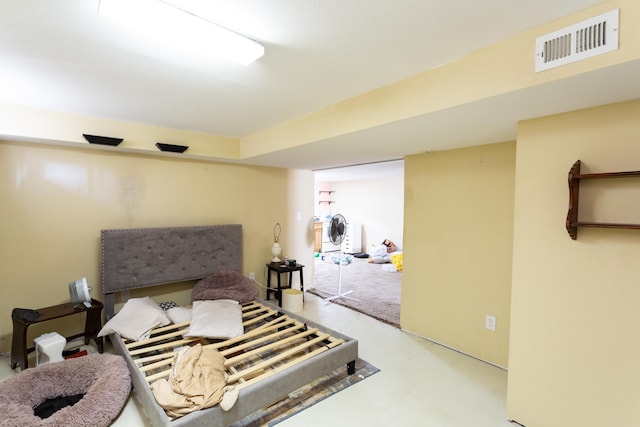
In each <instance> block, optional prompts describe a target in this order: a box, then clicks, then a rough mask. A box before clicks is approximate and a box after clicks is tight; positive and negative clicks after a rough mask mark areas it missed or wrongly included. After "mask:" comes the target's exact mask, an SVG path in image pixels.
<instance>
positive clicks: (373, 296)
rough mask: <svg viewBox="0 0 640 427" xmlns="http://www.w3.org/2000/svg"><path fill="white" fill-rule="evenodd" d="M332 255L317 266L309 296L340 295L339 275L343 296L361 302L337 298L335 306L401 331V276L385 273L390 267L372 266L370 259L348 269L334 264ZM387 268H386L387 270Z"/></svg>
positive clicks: (394, 273) (316, 264) (362, 260)
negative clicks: (343, 307)
mask: <svg viewBox="0 0 640 427" xmlns="http://www.w3.org/2000/svg"><path fill="white" fill-rule="evenodd" d="M331 258H332V257H331V253H328V254H326V255H325V260H324V261H322V260H321V259H317V260H316V262H315V279H314V284H313V287H311V288H310V289H308V292H309V293H312V294H314V295H318V296H320V297H322V298H325V297H328V296H332V295H335V294H337V293H338V287H339V285H340V275H341V276H342V285H341V288H342V293H343V294H344V293H345V292H348V291H353V292H352V293H350V294H349V295H348V296H349V297H353V298H356V299H358V301H353V300H351V299H347V298H337V299H335V300H334V302H335V303H336V304H340V305H343V306H345V307H349V308H351V309H353V310H356V311H359V312H361V313H364V314H366V315H368V316H371V317H373V318H375V319H378V320H381V321H383V322H385V323H388V324H390V325H393V326H396V327H400V289H401V283H402V273H401V272H398V271H393V272H390V271H386V268H388V267H390V266H391V264H371V263H369V262H368V260H367V259H359V258H353V261H352V262H351V263H350V264H348V265H343V266H342V272H340V266H338V265H337V264H335V263H333V262H332V261H331ZM384 266H386V267H384Z"/></svg>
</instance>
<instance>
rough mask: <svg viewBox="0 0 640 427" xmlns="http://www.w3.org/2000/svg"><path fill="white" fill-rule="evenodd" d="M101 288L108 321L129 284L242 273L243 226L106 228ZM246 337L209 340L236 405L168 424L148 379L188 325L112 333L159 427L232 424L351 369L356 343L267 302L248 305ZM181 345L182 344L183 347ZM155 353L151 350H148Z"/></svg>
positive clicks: (159, 371)
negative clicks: (235, 392) (143, 337)
mask: <svg viewBox="0 0 640 427" xmlns="http://www.w3.org/2000/svg"><path fill="white" fill-rule="evenodd" d="M101 243H102V263H101V264H102V290H103V292H104V294H105V312H106V315H107V318H110V317H112V316H113V314H114V303H115V295H116V293H117V292H122V291H127V290H129V289H137V288H144V287H148V286H158V285H162V284H168V283H177V282H184V281H189V280H197V279H201V278H204V277H206V276H208V275H210V274H213V273H215V272H217V271H220V270H222V269H229V270H235V271H239V272H241V271H242V227H241V226H240V225H237V224H232V225H213V226H202V227H173V228H144V229H125V230H103V231H102V232H101ZM243 321H244V323H245V334H244V335H243V336H242V337H239V338H237V339H232V340H227V341H222V342H214V343H206V342H205V344H206V345H213V346H215V347H216V348H218V349H219V350H220V351H221V352H223V355H225V358H226V362H225V366H226V367H227V369H228V373H229V374H230V377H231V378H230V381H231V382H233V383H235V384H236V385H237V387H238V388H240V396H239V398H238V401H237V402H236V404H235V405H234V407H233V408H232V409H231V410H230V411H228V412H225V411H222V410H221V409H220V407H219V406H217V405H216V406H214V407H212V408H208V409H204V410H201V411H197V412H194V413H191V414H189V415H186V416H184V417H181V418H178V419H176V420H174V421H170V420H169V418H168V417H167V415H166V414H165V412H164V410H163V409H162V408H161V407H160V406H159V405H158V404H157V403H156V400H155V398H154V396H153V393H152V392H151V389H150V387H149V383H150V382H151V381H153V380H155V379H156V378H162V377H165V376H167V375H168V370H167V367H168V365H169V364H170V361H171V358H170V356H169V357H167V356H162V355H161V354H156V353H157V352H158V351H159V350H161V349H159V348H158V349H157V348H155V347H158V346H162V350H164V349H167V350H168V352H169V354H171V352H172V351H174V350H175V348H176V346H177V345H181V343H178V344H176V343H175V342H172V343H166V344H161V343H165V342H167V340H168V339H169V338H170V339H171V340H174V339H177V340H181V339H182V338H183V337H182V335H181V331H182V332H183V331H184V330H185V328H186V327H187V326H188V324H180V325H174V326H169V327H166V328H159V329H158V330H156V331H154V332H153V335H152V337H151V339H150V340H151V341H148V342H143V343H131V342H127V341H125V340H122V339H121V338H120V337H117V336H111V342H112V344H113V347H114V352H116V353H118V354H121V355H122V356H124V358H125V360H126V361H127V364H128V365H129V370H130V371H131V376H132V381H133V386H134V389H135V392H136V396H137V397H138V399H139V400H140V402H141V403H142V406H143V408H144V410H145V412H146V415H147V416H148V418H149V419H150V421H151V423H152V424H153V425H154V426H227V425H230V424H232V423H234V422H236V421H239V420H240V419H242V418H244V417H245V416H247V415H250V414H252V413H254V412H255V411H257V410H259V409H262V408H264V407H267V406H269V405H270V404H272V403H274V402H276V401H278V400H280V399H282V398H284V397H286V396H287V395H288V394H289V393H290V392H292V391H294V390H296V389H297V388H299V387H302V386H303V385H305V384H307V383H309V382H311V381H313V380H314V379H316V378H319V377H321V376H323V375H325V374H327V373H329V372H330V371H332V370H334V369H337V368H340V367H341V366H345V365H346V366H347V368H348V369H349V371H350V373H352V372H353V369H354V364H355V360H356V358H357V356H358V342H357V340H354V339H352V338H349V337H347V336H344V335H342V334H340V333H338V332H336V331H333V330H330V329H328V328H326V327H323V326H321V325H318V324H316V323H313V322H310V321H308V320H306V319H304V318H302V317H300V316H297V315H295V314H293V313H288V312H286V311H284V310H282V309H281V308H279V307H277V306H275V305H272V304H270V303H268V302H266V301H256V302H254V303H249V304H245V305H244V306H243ZM186 343H187V342H184V343H182V344H186ZM151 352H153V354H151Z"/></svg>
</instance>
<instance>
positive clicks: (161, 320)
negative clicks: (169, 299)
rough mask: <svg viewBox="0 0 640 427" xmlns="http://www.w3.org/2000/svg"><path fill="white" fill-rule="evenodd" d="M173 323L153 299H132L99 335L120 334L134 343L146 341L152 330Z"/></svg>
mask: <svg viewBox="0 0 640 427" xmlns="http://www.w3.org/2000/svg"><path fill="white" fill-rule="evenodd" d="M169 323H171V321H170V320H169V318H168V317H167V316H166V314H164V311H163V310H162V309H161V308H160V306H159V305H158V304H156V303H155V302H154V301H153V300H152V299H151V298H149V297H144V298H131V299H130V300H129V301H127V302H126V303H125V304H124V306H123V307H122V309H121V310H120V311H119V312H118V314H116V315H115V316H114V317H112V318H111V320H109V321H108V322H107V323H106V324H105V325H104V326H103V327H102V329H101V330H100V332H99V333H98V336H99V337H102V336H106V335H110V334H114V333H116V334H118V335H120V336H121V337H123V338H128V339H130V340H133V341H141V340H146V339H147V338H149V335H151V330H152V329H153V328H157V327H158V326H166V325H168V324H169Z"/></svg>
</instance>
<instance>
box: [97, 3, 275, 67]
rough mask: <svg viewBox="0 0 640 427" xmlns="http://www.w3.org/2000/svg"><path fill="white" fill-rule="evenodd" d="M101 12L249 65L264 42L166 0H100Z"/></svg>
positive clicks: (180, 45) (171, 41)
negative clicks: (235, 31)
mask: <svg viewBox="0 0 640 427" xmlns="http://www.w3.org/2000/svg"><path fill="white" fill-rule="evenodd" d="M99 13H100V14H101V15H103V16H106V17H109V18H112V19H114V20H116V21H118V22H120V23H121V24H124V25H126V26H128V27H130V28H132V29H133V30H135V31H137V32H140V33H142V34H143V35H144V36H146V37H148V38H152V39H154V40H156V41H157V42H158V43H162V44H163V45H165V46H174V47H175V48H176V49H184V50H190V51H195V52H198V53H200V54H203V55H209V56H215V57H217V58H220V59H224V60H227V61H232V62H237V63H240V64H243V65H248V64H250V63H252V62H253V61H255V60H256V59H258V58H260V57H261V56H262V55H264V46H262V45H261V44H260V43H258V42H256V41H255V40H251V39H249V38H247V37H244V36H242V35H240V34H238V33H234V32H233V31H230V30H228V29H226V28H224V27H221V26H219V25H217V24H214V23H213V22H210V21H207V20H206V19H204V18H200V17H199V16H196V15H194V14H192V13H189V12H187V11H184V10H182V9H179V8H177V7H175V6H173V5H171V4H169V3H166V2H164V1H163V0H100V8H99Z"/></svg>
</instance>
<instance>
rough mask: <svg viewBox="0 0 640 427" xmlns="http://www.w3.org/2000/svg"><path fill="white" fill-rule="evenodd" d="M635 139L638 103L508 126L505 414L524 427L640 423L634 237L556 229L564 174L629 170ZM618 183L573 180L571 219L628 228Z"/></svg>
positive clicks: (633, 193)
mask: <svg viewBox="0 0 640 427" xmlns="http://www.w3.org/2000/svg"><path fill="white" fill-rule="evenodd" d="M638 141H640V101H633V102H629V103H623V104H615V105H610V106H604V107H601V108H595V109H590V110H585V111H577V112H573V113H568V114H562V115H557V116H552V117H546V118H541V119H538V120H530V121H525V122H523V123H521V124H520V126H519V127H518V150H517V160H516V165H517V168H516V204H515V206H516V207H515V221H514V223H515V224H514V255H513V285H512V304H511V313H512V317H511V348H510V359H509V389H508V415H509V417H510V418H512V419H515V420H516V421H518V422H520V423H522V424H524V425H526V426H528V427H536V426H544V427H560V426H562V427H565V426H581V427H601V426H638V425H640V410H639V409H638V408H639V407H640V406H639V405H638V398H639V396H640V365H639V364H638V361H639V360H640V326H638V325H640V310H639V309H638V303H639V301H640V282H639V280H638V277H640V263H639V262H638V257H639V256H640V232H638V231H636V230H610V229H585V228H580V229H579V230H578V238H577V240H575V241H574V240H571V239H570V237H569V235H568V234H567V232H566V230H565V218H566V214H567V206H568V189H567V173H568V171H569V168H570V167H571V165H572V164H573V163H574V162H575V161H576V160H578V159H580V160H582V162H583V172H615V171H625V170H638V169H640V162H639V161H638V159H640V143H638ZM624 181H625V180H622V181H618V180H613V181H612V180H608V182H606V183H605V182H603V181H600V182H598V183H595V182H594V183H587V182H585V183H583V186H582V187H583V188H582V194H581V196H580V198H581V207H580V209H581V215H580V217H581V218H583V219H585V220H587V219H598V220H601V221H606V220H609V221H619V220H626V221H629V222H635V223H640V197H639V196H640V186H639V185H638V184H640V182H639V180H637V179H631V180H630V182H631V184H632V185H628V184H627V183H625V182H624ZM616 193H617V194H618V196H619V197H618V198H617V200H616V201H613V200H612V199H610V198H609V196H611V195H614V194H616Z"/></svg>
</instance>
